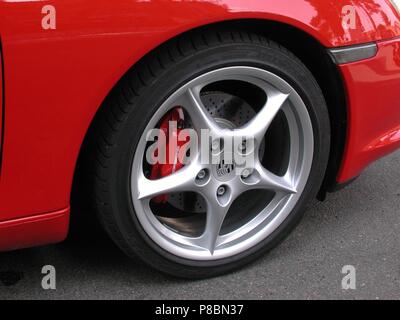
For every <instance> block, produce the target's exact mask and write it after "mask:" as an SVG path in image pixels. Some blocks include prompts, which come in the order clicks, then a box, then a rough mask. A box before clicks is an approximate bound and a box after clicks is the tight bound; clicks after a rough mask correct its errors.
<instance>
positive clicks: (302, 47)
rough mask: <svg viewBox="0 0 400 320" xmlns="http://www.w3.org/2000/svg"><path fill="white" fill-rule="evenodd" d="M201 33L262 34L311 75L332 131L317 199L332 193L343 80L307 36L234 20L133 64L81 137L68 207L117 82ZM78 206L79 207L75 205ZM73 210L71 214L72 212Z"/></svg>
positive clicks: (75, 200) (78, 195) (341, 131)
mask: <svg viewBox="0 0 400 320" xmlns="http://www.w3.org/2000/svg"><path fill="white" fill-rule="evenodd" d="M205 29H218V30H219V29H223V30H229V29H234V30H238V29H240V30H244V31H251V32H253V33H256V34H263V35H265V36H266V37H268V38H269V39H271V40H273V41H275V42H277V43H279V44H281V45H282V46H284V47H286V48H287V49H289V50H290V51H292V52H293V53H294V54H295V55H296V56H297V57H298V58H299V59H300V60H301V61H302V62H303V63H304V64H305V65H306V66H307V67H308V68H309V69H310V71H311V72H312V74H313V75H314V77H315V78H316V80H317V82H318V84H319V85H320V87H321V89H322V91H323V94H324V97H325V99H326V102H327V104H328V108H329V116H330V119H331V128H332V129H331V130H332V138H333V139H332V146H331V152H330V157H329V159H330V160H329V164H328V169H327V172H326V176H325V180H324V183H323V186H322V188H321V191H320V193H319V198H320V199H323V198H324V195H325V194H326V192H327V191H328V190H331V189H333V187H334V186H335V184H336V176H337V173H338V170H339V168H340V165H341V161H342V157H343V154H344V146H345V140H346V130H347V128H346V125H347V105H346V93H345V89H344V84H343V80H342V78H341V75H340V73H339V70H338V69H337V67H336V65H335V64H334V63H333V61H332V59H331V58H330V56H329V54H328V52H327V50H326V48H325V47H324V46H323V45H322V44H321V42H320V41H319V40H317V39H316V38H315V37H314V36H312V35H310V34H309V33H307V32H305V31H303V30H301V29H299V28H297V27H294V26H291V25H288V24H285V23H282V22H276V21H271V20H264V19H238V20H230V21H223V22H218V23H213V24H208V25H205V26H201V27H197V28H193V29H190V30H188V31H186V32H183V33H180V34H178V35H176V36H174V37H172V38H170V39H167V40H166V41H165V42H163V43H160V44H159V45H158V46H157V47H155V48H153V49H152V50H150V51H149V52H147V53H146V54H145V55H143V57H142V58H141V59H140V60H138V61H137V62H136V63H134V64H133V65H132V66H131V67H130V68H129V69H128V70H127V71H126V73H125V74H124V75H123V76H122V77H121V79H120V80H119V81H118V82H117V83H116V84H115V85H114V87H113V88H112V89H111V90H110V92H109V93H108V94H107V95H106V98H105V99H104V101H103V103H102V104H101V106H100V107H99V108H98V110H97V112H96V114H95V116H94V118H93V119H92V121H91V123H90V125H89V128H88V131H87V133H86V134H85V138H84V141H83V143H82V145H81V148H80V152H79V156H78V160H77V163H76V168H75V171H74V178H73V184H72V192H71V205H72V206H73V207H74V206H77V205H78V204H79V203H80V202H82V200H84V199H85V198H84V197H83V198H82V194H83V193H82V191H83V192H87V190H88V188H87V186H88V185H89V186H90V184H91V182H90V181H87V180H86V178H85V176H86V174H85V173H86V172H87V170H90V163H88V161H87V160H88V155H89V154H90V153H91V149H92V148H93V147H94V146H93V142H92V141H93V136H94V135H95V134H96V131H97V125H98V123H99V119H100V118H101V115H102V113H103V110H104V109H105V108H107V103H106V102H107V99H108V97H110V96H111V95H112V94H113V92H114V91H115V90H116V88H118V86H119V83H120V81H123V79H124V77H125V75H126V74H127V73H129V72H131V71H132V70H134V69H135V68H136V67H137V66H138V65H139V64H140V63H141V61H143V60H144V59H146V58H147V57H148V56H150V55H151V54H153V53H154V52H155V51H156V50H158V49H159V48H160V47H162V46H168V45H169V44H170V43H171V42H174V41H179V39H181V38H182V37H188V36H190V35H191V34H192V33H196V32H201V31H203V30H205ZM79 205H81V204H79ZM74 211H75V210H73V212H74Z"/></svg>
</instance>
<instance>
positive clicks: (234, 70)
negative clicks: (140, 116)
mask: <svg viewBox="0 0 400 320" xmlns="http://www.w3.org/2000/svg"><path fill="white" fill-rule="evenodd" d="M225 80H232V81H242V82H246V83H250V84H252V85H255V86H257V87H258V88H260V89H262V90H263V92H264V93H265V95H266V97H267V100H266V102H265V104H264V105H263V106H262V107H261V109H260V110H259V111H258V113H257V114H256V116H255V117H254V118H253V119H251V121H249V122H248V123H247V124H246V125H244V126H242V127H240V128H236V129H226V128H222V127H220V126H219V124H218V122H217V121H215V119H213V118H212V117H211V116H210V114H209V113H208V112H207V110H206V108H205V107H204V104H203V102H202V100H201V98H200V94H201V91H202V89H203V88H205V87H206V86H207V85H210V84H212V83H216V82H218V81H225ZM177 105H180V106H183V107H184V109H185V111H186V112H187V113H188V114H189V116H190V118H191V119H192V120H193V123H194V127H195V129H196V130H199V129H209V130H211V132H213V134H215V135H216V136H218V137H221V138H224V137H226V136H227V135H230V136H232V135H233V136H234V135H241V136H246V137H247V136H249V137H251V138H253V139H255V140H254V141H255V147H256V148H255V151H254V152H255V154H257V155H258V148H259V147H260V146H261V144H262V141H263V139H264V137H265V134H266V132H267V131H268V129H269V127H270V125H271V123H272V122H273V121H274V119H275V117H276V115H277V114H278V112H281V111H282V112H283V113H284V115H285V118H286V121H287V124H288V129H289V133H290V134H289V139H290V141H289V143H290V151H289V158H288V159H289V160H288V166H287V170H286V172H285V173H284V174H283V175H279V176H278V175H276V174H274V173H272V172H270V171H268V170H267V169H266V168H265V167H264V166H263V165H262V163H261V161H260V159H259V157H258V156H256V157H255V163H254V167H253V168H251V170H252V172H253V174H255V176H256V179H255V180H254V181H251V182H245V181H244V180H243V177H241V176H236V175H235V177H233V178H232V179H231V180H229V181H226V182H223V183H222V182H221V181H220V180H218V179H217V178H216V177H215V176H214V174H212V171H213V166H212V165H204V164H201V163H200V161H198V158H199V157H196V160H195V161H193V162H192V163H190V164H189V165H186V166H185V167H183V168H182V169H181V170H179V171H177V172H175V173H173V174H171V175H169V176H167V177H164V178H161V179H158V180H150V179H148V178H147V177H146V176H145V174H144V168H143V157H144V154H145V152H146V148H147V141H146V136H147V132H149V130H151V129H153V128H155V127H156V126H157V123H158V122H159V121H160V119H161V118H162V117H163V115H165V114H166V113H167V112H168V111H169V110H171V109H172V108H174V107H175V106H177ZM265 149H266V150H265V152H266V153H268V145H267V146H265ZM313 153H314V138H313V128H312V122H311V119H310V116H309V113H308V111H307V108H306V106H305V104H304V102H303V100H302V99H301V97H300V95H299V94H298V93H297V92H296V90H295V89H294V88H293V87H292V86H291V85H290V84H289V83H287V82H286V81H285V80H283V79H282V78H280V77H279V76H277V75H275V74H273V73H271V72H269V71H266V70H263V69H259V68H254V67H247V66H237V67H228V68H222V69H218V70H214V71H211V72H208V73H206V74H203V75H201V76H199V77H197V78H196V79H194V80H192V81H190V82H188V83H187V84H185V85H183V86H182V87H181V88H179V89H178V90H177V91H175V92H174V93H173V94H172V95H171V96H170V97H169V98H168V99H167V100H166V101H165V102H164V103H163V104H162V105H161V106H160V108H159V109H158V110H157V112H156V113H155V114H154V116H153V117H152V119H151V120H150V121H149V123H148V125H147V127H146V129H145V131H144V133H143V135H142V137H141V139H140V142H139V144H138V146H137V149H136V152H135V156H134V159H133V163H132V170H131V195H132V202H133V206H134V209H135V212H136V215H137V218H138V220H139V222H140V224H141V226H142V227H143V229H144V231H145V232H146V233H147V235H148V236H149V237H150V238H151V240H152V241H154V242H155V243H156V244H157V245H158V246H160V247H161V248H162V249H164V250H166V251H167V252H169V253H171V254H173V255H176V256H178V257H181V258H185V259H190V260H196V261H212V260H218V259H223V258H228V257H232V256H234V255H237V254H240V253H243V252H245V251H246V250H249V249H250V248H252V247H254V246H255V245H257V244H259V243H260V242H261V241H263V240H264V239H266V238H267V237H268V236H270V235H271V234H272V233H273V232H274V231H275V230H277V228H278V227H279V226H280V225H281V224H282V223H283V222H284V221H285V219H286V218H287V217H288V216H289V214H290V213H291V212H292V210H293V209H294V207H295V206H296V204H297V203H298V201H299V199H300V197H301V195H302V193H303V191H304V188H305V186H306V183H307V181H308V178H309V175H310V171H311V166H312V161H313ZM203 169H206V170H208V172H210V173H211V174H210V175H209V178H208V179H207V181H206V183H204V184H198V183H196V177H197V176H198V174H199V172H200V171H201V170H203ZM221 185H224V186H227V187H228V188H229V190H230V192H229V196H228V197H227V199H226V200H224V203H223V204H221V201H219V198H218V197H217V194H218V188H220V187H221ZM255 189H257V190H261V189H265V190H269V191H272V192H274V196H273V198H272V200H271V201H270V202H269V203H268V204H267V205H266V206H265V207H264V208H263V209H261V210H260V211H259V212H258V213H256V214H255V215H254V216H253V217H252V218H251V219H250V220H249V221H246V222H245V223H244V224H243V225H240V226H238V227H237V228H236V229H235V230H231V231H230V232H229V233H226V234H221V226H222V224H223V222H224V219H225V218H226V215H227V213H228V210H229V208H230V207H231V205H232V203H233V202H234V201H235V199H237V198H238V197H239V196H240V195H242V194H243V193H244V192H247V191H249V190H255ZM185 191H188V192H189V191H190V192H196V193H198V194H201V196H202V197H203V198H204V200H205V202H206V208H207V212H206V221H205V227H204V231H203V232H202V234H201V235H199V236H195V237H191V236H187V235H184V234H181V233H179V232H176V231H175V230H172V229H171V228H169V227H168V226H166V225H165V224H164V223H162V222H161V221H160V220H159V219H157V217H156V216H155V215H154V213H153V212H152V209H151V206H150V201H151V199H152V198H154V197H156V196H159V195H161V194H166V193H172V192H185Z"/></svg>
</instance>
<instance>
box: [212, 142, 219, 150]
mask: <svg viewBox="0 0 400 320" xmlns="http://www.w3.org/2000/svg"><path fill="white" fill-rule="evenodd" d="M219 148H220V142H219V140H214V141H213V142H212V145H211V149H212V150H213V151H218V150H219Z"/></svg>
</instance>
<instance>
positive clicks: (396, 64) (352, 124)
mask: <svg viewBox="0 0 400 320" xmlns="http://www.w3.org/2000/svg"><path fill="white" fill-rule="evenodd" d="M378 46H379V51H378V55H377V56H376V57H374V58H372V59H369V60H366V61H360V62H356V63H351V64H347V65H343V66H340V69H341V71H342V73H343V76H344V78H345V83H346V86H347V91H348V93H349V97H348V100H349V101H348V103H349V120H350V121H349V126H348V141H347V147H346V151H345V157H344V161H343V165H342V168H341V170H340V173H339V176H338V180H339V182H345V181H347V180H349V179H351V178H353V177H354V176H356V175H358V174H360V173H361V171H362V170H363V169H364V168H365V167H366V166H367V165H368V164H370V163H371V162H372V161H373V160H376V159H378V158H380V157H382V156H384V155H386V154H388V153H390V152H392V151H394V150H396V149H397V148H399V147H400V99H399V92H398V91H399V88H400V39H399V38H397V39H393V40H390V41H385V42H380V43H379V44H378Z"/></svg>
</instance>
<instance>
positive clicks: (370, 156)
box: [0, 0, 400, 250]
mask: <svg viewBox="0 0 400 320" xmlns="http://www.w3.org/2000/svg"><path fill="white" fill-rule="evenodd" d="M47 4H51V5H53V6H54V7H55V8H56V9H57V27H56V29H55V30H43V28H42V26H41V20H42V17H43V14H42V7H43V6H44V5H47ZM346 5H352V6H353V7H354V8H355V9H356V13H357V19H356V24H357V25H356V28H354V29H351V30H347V29H346V28H345V27H344V26H343V17H342V7H344V6H346ZM0 17H1V20H0V36H1V55H2V59H1V63H2V76H1V77H0V83H1V86H0V97H1V99H0V101H2V105H1V109H0V119H1V121H0V128H1V130H0V132H1V154H0V157H1V167H0V169H1V176H0V250H10V249H16V248H22V247H28V246H35V245H42V244H48V243H54V242H58V241H61V240H63V239H64V238H65V237H66V235H67V232H68V225H69V214H70V195H71V189H72V182H73V177H74V172H75V168H76V164H77V160H78V156H79V153H80V149H81V146H82V143H83V141H84V138H85V135H86V133H87V130H88V128H89V126H90V124H91V122H92V119H93V117H94V116H95V114H96V112H97V110H98V109H99V107H100V106H101V104H102V102H103V100H104V99H105V97H106V96H107V95H108V93H109V92H110V90H111V89H112V88H113V87H114V86H115V84H116V83H117V82H118V80H119V79H120V78H121V77H122V76H123V75H124V74H125V73H126V72H127V70H129V69H130V68H132V67H133V66H134V65H135V63H136V62H137V61H138V60H140V59H141V58H142V57H144V56H145V55H146V54H148V53H150V52H151V51H152V50H153V49H155V48H156V47H158V46H159V45H161V44H162V43H165V42H166V41H168V40H170V39H172V38H174V37H176V36H178V35H180V34H182V33H184V32H187V31H189V30H192V29H194V28H199V27H204V26H207V25H210V24H215V23H221V24H223V23H226V22H228V21H229V22H232V21H233V22H240V21H246V22H249V21H258V22H264V21H274V22H276V23H278V24H280V25H285V26H290V27H291V28H294V29H296V30H299V31H301V32H302V33H304V34H307V35H308V36H310V37H311V38H313V39H314V40H315V41H316V42H318V43H319V44H321V46H323V47H325V48H336V47H345V46H352V45H356V44H364V43H371V42H375V43H377V45H378V49H379V50H378V53H377V55H376V56H375V57H373V58H370V59H367V60H362V61H358V62H353V63H349V64H343V65H339V66H337V68H338V70H339V71H340V74H341V76H342V81H343V85H344V91H345V92H344V95H345V97H346V101H347V103H346V113H347V121H346V124H345V125H346V126H345V128H346V141H345V147H344V150H343V152H342V154H340V168H339V170H338V171H337V172H335V176H336V182H337V183H345V182H347V181H350V180H352V179H353V178H355V177H356V176H358V175H359V174H360V173H361V172H362V170H363V169H364V168H365V167H366V166H367V165H368V164H370V163H371V162H373V161H374V160H376V159H378V158H380V157H382V156H384V155H386V154H388V153H389V152H391V151H393V150H395V149H396V148H398V147H399V146H400V99H399V98H398V92H399V88H400V20H399V19H400V17H399V14H398V12H397V11H396V9H395V7H394V6H393V5H392V4H391V2H390V1H389V0H336V1H320V0H290V1H275V0H198V1H189V0H181V1H175V0H151V1H143V0H118V1H109V0H96V1H94V0H70V1H64V0H52V1H44V0H43V1H41V0H38V1H28V0H26V1H24V0H18V1H16V0H7V1H0ZM338 107H339V106H338ZM336 156H337V155H336Z"/></svg>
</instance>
